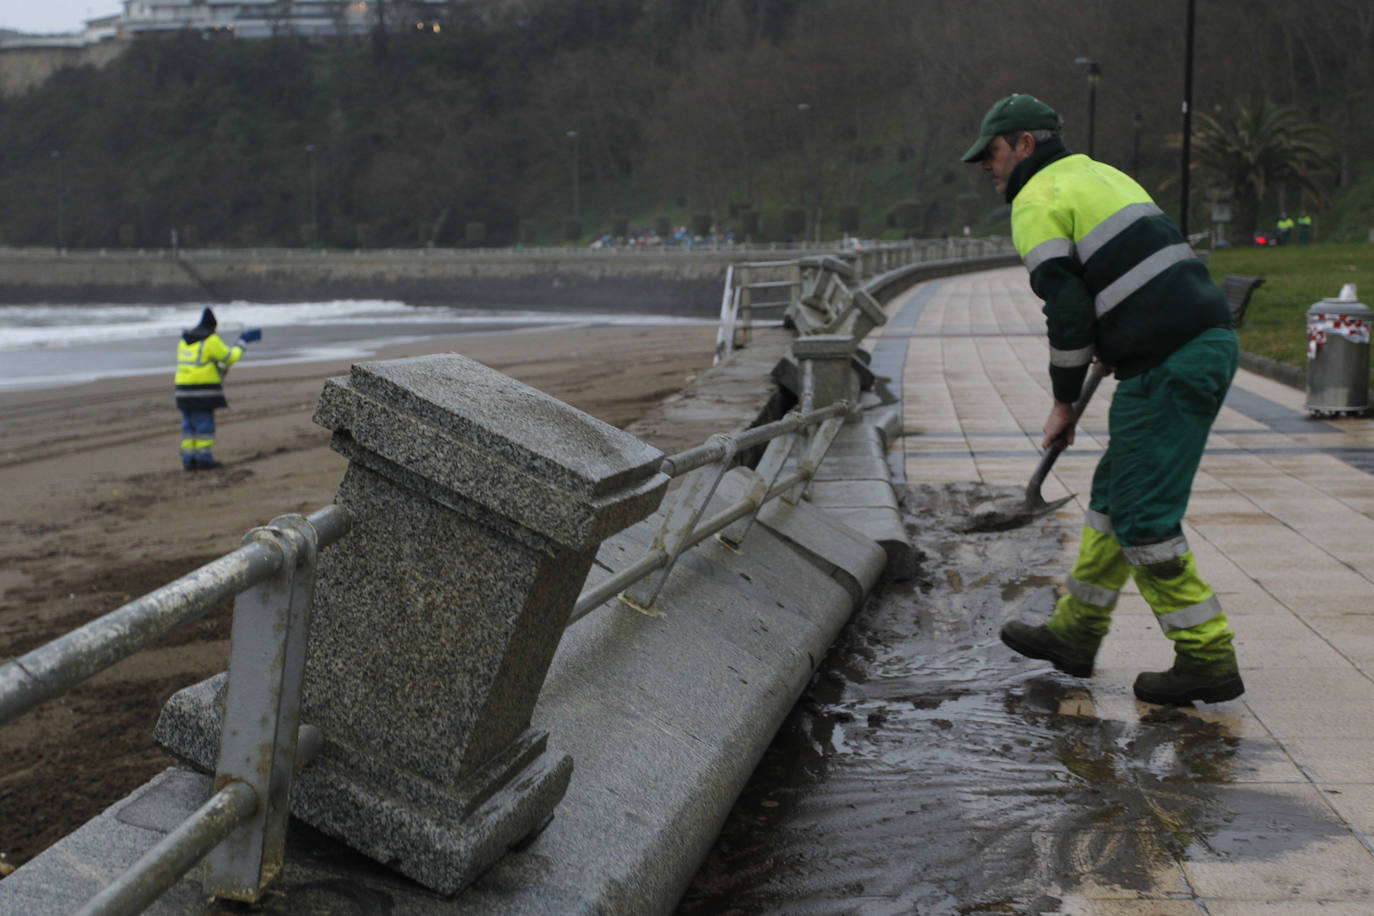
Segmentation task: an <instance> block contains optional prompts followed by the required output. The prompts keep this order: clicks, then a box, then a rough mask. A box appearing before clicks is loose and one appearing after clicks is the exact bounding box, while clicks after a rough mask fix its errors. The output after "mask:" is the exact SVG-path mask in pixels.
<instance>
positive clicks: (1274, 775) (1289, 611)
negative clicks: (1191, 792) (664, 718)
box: [868, 267, 1374, 916]
mask: <svg viewBox="0 0 1374 916" xmlns="http://www.w3.org/2000/svg"><path fill="white" fill-rule="evenodd" d="M1330 292H1333V293H1334V289H1333V290H1331V291H1330ZM888 314H889V316H890V321H889V324H888V325H887V326H886V327H884V328H880V329H878V330H877V331H875V333H874V335H873V336H871V337H870V338H869V340H868V345H869V346H870V347H871V348H874V351H875V354H886V356H887V357H888V358H889V359H890V358H891V357H892V356H893V354H894V353H895V352H898V351H897V350H894V348H902V347H904V364H903V369H902V384H903V391H902V404H903V420H904V428H905V430H906V433H907V436H906V438H905V439H903V440H902V447H903V453H902V455H901V457H900V464H901V467H902V468H903V469H904V471H905V475H906V478H907V480H908V481H909V482H911V483H913V484H915V483H941V482H953V481H972V480H977V481H982V482H984V483H986V484H991V485H997V486H1014V487H1024V486H1025V483H1026V481H1027V480H1028V478H1029V477H1030V475H1031V473H1032V471H1033V470H1034V468H1035V466H1036V463H1037V461H1038V454H1037V451H1036V446H1037V445H1038V442H1039V440H1040V437H1041V434H1040V431H1039V430H1040V424H1041V422H1042V421H1043V419H1044V417H1045V416H1046V414H1047V413H1048V407H1049V404H1050V396H1049V393H1048V377H1047V373H1046V365H1047V361H1048V355H1047V345H1046V341H1045V337H1044V320H1043V317H1042V315H1041V312H1040V302H1039V300H1037V299H1036V298H1035V297H1034V295H1033V294H1032V293H1031V292H1030V289H1029V286H1028V284H1027V282H1026V276H1025V271H1024V270H1023V269H1021V268H1019V267H1018V268H1013V269H1007V270H997V271H989V272H984V273H979V274H971V275H967V276H959V277H951V278H948V279H945V280H940V281H934V282H932V283H927V284H923V285H921V286H918V287H915V288H913V289H912V290H911V291H910V292H909V293H907V294H906V295H904V296H901V297H899V298H898V299H896V300H894V301H893V302H891V303H889V305H888ZM876 362H877V357H876V356H875V363H876ZM1114 387H1115V381H1114V380H1113V379H1106V380H1104V382H1103V384H1102V387H1101V388H1100V389H1099V391H1098V393H1097V395H1096V398H1095V399H1094V401H1093V402H1092V403H1091V404H1090V405H1089V406H1088V408H1087V410H1086V412H1085V416H1084V419H1083V421H1082V422H1081V423H1080V426H1079V433H1078V439H1077V443H1076V444H1075V445H1074V446H1073V447H1072V448H1071V449H1070V450H1069V451H1067V452H1066V453H1065V454H1064V455H1062V456H1061V457H1060V459H1059V461H1058V463H1057V465H1056V466H1055V468H1054V470H1053V473H1052V479H1051V480H1049V481H1047V482H1046V485H1045V488H1044V495H1045V497H1046V498H1047V499H1053V498H1055V497H1056V496H1061V495H1063V494H1065V493H1069V492H1071V493H1074V494H1076V498H1075V499H1074V500H1071V501H1070V502H1069V503H1068V505H1067V506H1065V507H1064V508H1063V509H1062V510H1060V511H1059V512H1058V513H1057V515H1056V516H1053V517H1051V518H1049V519H1046V520H1044V521H1043V522H1041V523H1039V524H1047V525H1058V526H1061V527H1062V528H1063V529H1064V535H1065V536H1064V537H1063V539H1062V544H1063V546H1062V554H1063V571H1064V572H1067V570H1068V568H1069V566H1070V565H1071V563H1072V561H1073V555H1074V551H1075V548H1076V541H1077V532H1078V530H1079V527H1080V525H1081V522H1082V514H1083V510H1084V508H1085V507H1086V503H1087V497H1088V492H1089V489H1090V483H1091V476H1092V471H1093V467H1094V465H1095V463H1096V461H1097V459H1098V457H1099V456H1100V455H1101V453H1102V450H1103V448H1104V447H1105V445H1106V441H1107V435H1106V431H1107V409H1108V405H1109V403H1110V399H1111V394H1112V392H1113V389H1114ZM1303 402H1304V393H1303V392H1301V391H1298V390H1295V389H1292V388H1289V387H1287V386H1285V385H1282V384H1280V383H1277V382H1274V381H1270V380H1268V379H1266V378H1264V377H1262V376H1260V375H1256V374H1254V373H1252V372H1248V371H1245V370H1241V372H1240V373H1239V375H1238V376H1237V378H1236V381H1235V385H1234V387H1233V389H1232V392H1231V395H1230V397H1229V398H1228V401H1227V404H1226V406H1225V408H1224V409H1223V410H1222V412H1221V415H1220V417H1219V418H1218V420H1217V423H1216V425H1215V427H1214V429H1213V433H1212V436H1211V438H1210V440H1209V441H1208V446H1207V453H1206V456H1205V457H1204V459H1203V461H1202V467H1201V471H1200V473H1199V474H1198V477H1197V481H1196V483H1195V485H1194V490H1193V498H1192V502H1191V504H1190V507H1189V512H1188V516H1187V519H1186V521H1185V528H1184V532H1185V535H1186V536H1187V538H1188V542H1189V544H1190V545H1191V547H1192V549H1193V550H1194V552H1195V553H1196V555H1197V560H1198V568H1199V570H1200V571H1201V573H1202V575H1203V577H1204V578H1205V579H1207V580H1208V581H1209V582H1210V583H1211V584H1212V585H1213V586H1214V587H1215V588H1216V590H1217V592H1218V593H1219V597H1220V599H1221V602H1222V606H1223V607H1224V608H1225V610H1226V613H1227V616H1228V617H1229V618H1230V620H1231V623H1232V627H1233V629H1234V630H1235V632H1236V647H1237V652H1238V655H1239V659H1240V664H1241V670H1242V674H1243V676H1244V678H1245V683H1246V687H1247V690H1246V693H1245V695H1244V696H1243V697H1241V698H1240V699H1238V700H1234V701H1231V702H1228V703H1222V704H1216V705H1205V706H1200V707H1199V708H1198V709H1196V710H1185V711H1184V713H1183V714H1182V715H1185V716H1187V717H1189V718H1191V719H1193V720H1195V721H1197V722H1201V723H1210V725H1209V726H1208V729H1209V731H1208V734H1209V735H1212V736H1213V737H1214V740H1215V741H1216V742H1217V743H1218V744H1219V745H1222V746H1224V748H1225V750H1226V757H1227V760H1228V765H1227V767H1225V768H1224V769H1223V770H1222V771H1221V772H1220V773H1218V771H1216V770H1208V771H1207V772H1202V771H1201V770H1190V767H1189V766H1188V765H1186V764H1187V761H1183V764H1184V765H1181V766H1180V765H1174V766H1172V767H1164V768H1158V767H1156V768H1155V769H1156V770H1159V771H1161V772H1163V771H1167V772H1169V773H1171V774H1172V775H1171V776H1168V777H1166V778H1164V779H1162V780H1160V782H1159V783H1158V784H1153V785H1146V784H1145V782H1143V781H1142V783H1141V784H1140V785H1139V787H1138V796H1139V797H1138V801H1139V802H1140V811H1142V812H1144V813H1143V814H1141V816H1139V817H1136V818H1133V819H1131V820H1130V821H1129V823H1128V824H1127V825H1126V826H1125V827H1124V828H1123V827H1122V826H1121V822H1120V820H1119V819H1118V820H1117V821H1114V825H1115V826H1113V827H1112V828H1111V829H1125V830H1127V831H1129V832H1132V833H1144V834H1146V836H1143V837H1141V836H1137V838H1136V839H1137V842H1140V843H1141V846H1142V847H1143V848H1152V849H1155V850H1161V849H1162V850H1168V851H1170V852H1169V854H1168V855H1165V856H1163V857H1162V858H1161V859H1156V860H1155V862H1154V863H1153V864H1151V866H1150V869H1151V875H1150V880H1149V881H1147V882H1146V888H1145V889H1144V890H1142V889H1141V888H1140V886H1139V885H1137V886H1136V887H1134V888H1132V889H1130V890H1125V889H1123V888H1122V887H1121V886H1119V884H1117V883H1115V882H1113V881H1111V880H1108V879H1106V878H1104V877H1102V876H1096V875H1094V874H1093V863H1092V861H1091V860H1088V861H1082V862H1079V863H1077V865H1076V870H1077V874H1071V875H1068V876H1061V878H1062V879H1063V880H1062V881H1061V884H1062V885H1063V886H1061V887H1058V888H1047V889H1046V892H1047V893H1052V894H1055V895H1056V896H1058V897H1059V898H1060V899H1061V900H1062V901H1063V903H1064V909H1060V910H1055V912H1085V913H1151V914H1173V913H1179V914H1183V913H1187V914H1196V913H1208V914H1213V916H1217V914H1241V913H1244V914H1255V913H1269V912H1273V913H1279V912H1282V913H1306V912H1317V910H1318V908H1320V912H1322V913H1351V914H1354V913H1368V912H1371V908H1374V845H1371V837H1372V836H1374V680H1371V672H1374V477H1371V476H1370V472H1371V471H1374V462H1372V461H1371V457H1372V456H1374V420H1370V419H1363V418H1361V419H1340V420H1326V421H1320V420H1314V419H1311V418H1310V417H1309V416H1308V414H1307V413H1306V411H1305V410H1304V409H1303ZM894 463H895V456H894ZM1061 581H1062V580H1061ZM1008 655H1010V652H1008ZM1171 657H1172V644H1171V643H1170V642H1169V641H1168V640H1166V639H1165V638H1164V637H1163V635H1162V634H1161V632H1160V631H1159V629H1158V627H1157V625H1156V624H1155V622H1154V619H1153V616H1152V615H1151V613H1150V611H1149V608H1148V606H1147V605H1146V604H1145V602H1144V600H1143V599H1141V597H1140V595H1139V593H1138V592H1137V591H1135V588H1134V585H1132V584H1128V585H1127V587H1126V593H1125V594H1123V596H1122V600H1121V604H1120V605H1119V607H1118V609H1117V612H1116V617H1115V621H1114V626H1113V629H1112V631H1111V633H1110V635H1109V636H1108V637H1107V639H1106V642H1105V643H1104V645H1103V649H1102V652H1101V654H1100V655H1099V656H1098V665H1097V673H1096V675H1095V676H1094V677H1092V678H1091V679H1088V680H1083V681H1078V680H1075V679H1072V678H1067V677H1064V681H1065V686H1066V687H1071V688H1072V689H1070V690H1069V692H1068V693H1066V694H1065V697H1066V699H1065V700H1063V702H1062V704H1061V707H1060V710H1059V713H1060V715H1063V716H1071V717H1095V718H1096V719H1097V720H1099V721H1100V722H1101V723H1102V727H1103V728H1104V729H1105V728H1112V729H1118V730H1120V732H1119V733H1120V735H1121V737H1120V739H1119V740H1118V741H1117V748H1118V752H1119V754H1120V755H1123V756H1124V757H1129V756H1130V755H1131V754H1132V752H1133V751H1135V750H1137V749H1139V753H1145V751H1144V750H1143V749H1145V748H1149V747H1153V748H1155V750H1154V751H1152V752H1153V753H1181V752H1180V751H1178V749H1177V748H1175V749H1174V750H1172V751H1171V750H1169V749H1168V748H1167V747H1166V748H1165V749H1164V750H1163V751H1161V750H1160V749H1159V747H1158V743H1157V742H1150V741H1146V740H1141V739H1142V738H1144V737H1145V736H1146V732H1147V731H1148V730H1149V729H1150V728H1152V727H1154V723H1157V722H1160V721H1165V720H1166V719H1167V718H1168V717H1173V718H1172V721H1173V723H1174V727H1177V722H1178V719H1177V716H1178V714H1175V713H1163V714H1161V712H1160V711H1159V710H1158V709H1157V708H1156V707H1151V706H1148V705H1146V704H1142V703H1138V702H1137V701H1136V700H1135V698H1134V696H1133V695H1132V693H1131V684H1132V681H1133V680H1134V678H1135V676H1136V674H1137V672H1139V671H1142V670H1161V669H1163V668H1167V667H1168V666H1169V664H1170V660H1171ZM1012 658H1013V659H1014V661H1013V662H1010V663H1009V664H1013V665H1014V664H1018V663H1019V664H1024V665H1026V666H1036V667H1043V668H1046V669H1048V667H1049V666H1048V664H1047V663H1042V662H1030V661H1025V662H1018V661H1015V657H1014V656H1013V657H1012ZM1053 676H1054V677H1063V676H1061V675H1057V674H1056V675H1053ZM1145 762H1146V763H1149V761H1145ZM1061 775H1062V776H1063V777H1064V778H1065V779H1071V780H1072V779H1077V780H1085V781H1086V782H1087V783H1088V784H1091V782H1092V780H1093V778H1094V775H1093V774H1092V773H1091V772H1086V773H1084V772H1074V773H1068V772H1065V773H1062V774H1061ZM1170 779H1175V780H1182V781H1189V780H1191V781H1200V780H1209V781H1215V782H1216V783H1217V786H1216V796H1215V797H1216V799H1217V801H1218V803H1219V805H1220V809H1221V812H1222V816H1220V817H1217V818H1210V819H1209V821H1210V822H1211V823H1212V824H1213V825H1214V826H1213V827H1211V828H1208V829H1206V830H1197V829H1196V827H1197V825H1196V824H1193V825H1190V830H1191V831H1192V832H1191V833H1189V834H1188V835H1186V836H1180V831H1179V830H1178V826H1179V825H1178V824H1177V823H1175V819H1173V818H1171V817H1168V816H1162V815H1161V811H1162V809H1161V808H1160V806H1158V805H1153V804H1152V803H1151V799H1150V796H1151V794H1152V793H1154V792H1166V793H1167V792H1168V790H1169V786H1168V783H1169V781H1170ZM1150 834H1153V836H1150ZM985 864H986V865H987V866H988V867H994V868H995V864H994V863H985ZM1070 871H1074V869H1070Z"/></svg>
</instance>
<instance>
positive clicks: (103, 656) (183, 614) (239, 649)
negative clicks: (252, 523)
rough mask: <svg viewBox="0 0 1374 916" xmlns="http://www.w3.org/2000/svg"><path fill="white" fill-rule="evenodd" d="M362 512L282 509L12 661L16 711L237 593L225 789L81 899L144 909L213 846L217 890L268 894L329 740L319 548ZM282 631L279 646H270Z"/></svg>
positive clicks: (11, 702) (5, 683)
mask: <svg viewBox="0 0 1374 916" xmlns="http://www.w3.org/2000/svg"><path fill="white" fill-rule="evenodd" d="M350 525H351V522H350V519H349V517H348V514H347V512H345V510H344V509H343V508H342V507H340V506H338V505H330V506H326V507H324V508H323V509H320V510H318V511H317V512H315V513H314V514H313V515H311V516H309V517H308V518H307V517H305V516H301V515H284V516H280V517H278V518H276V519H273V520H272V522H271V523H270V524H268V525H266V526H263V527H260V528H254V529H253V530H252V531H249V532H248V534H247V535H245V536H244V543H243V545H242V546H240V547H239V548H238V549H237V550H235V551H233V552H231V553H229V554H226V555H225V556H223V557H220V558H219V559H217V560H213V561H211V562H210V563H207V564H205V565H204V566H202V567H200V568H199V569H197V570H195V571H194V572H192V573H189V574H188V575H185V576H182V577H181V578H180V579H177V580H176V581H175V582H172V583H170V584H168V585H165V586H163V587H162V588H160V589H157V590H156V591H154V592H151V593H149V594H147V595H144V596H143V597H142V598H140V599H138V600H136V601H132V602H129V603H128V604H126V605H124V606H122V607H120V608H118V609H117V610H115V611H112V612H111V613H109V614H106V615H105V616H103V617H101V618H99V619H98V620H95V621H92V622H91V623H88V624H86V625H85V626H83V627H81V628H80V629H78V630H75V631H73V632H72V633H68V634H67V635H65V636H63V637H60V638H58V639H56V640H53V641H52V642H50V643H47V644H46V645H44V646H41V647H39V648H38V649H35V650H34V651H32V652H30V653H28V654H26V655H24V656H22V657H21V658H19V659H16V660H14V661H11V662H9V663H7V664H6V665H4V666H3V667H0V723H2V722H5V721H8V720H9V719H11V718H13V717H15V716H17V715H19V714H21V713H23V712H25V711H26V710H28V709H31V708H33V707H34V706H37V705H38V704H40V703H42V702H43V701H45V700H47V699H50V698H52V697H54V696H57V695H58V694H60V693H62V692H63V691H65V690H67V689H69V688H71V687H73V686H75V685H76V684H79V683H81V682H82V681H84V680H86V679H87V678H89V677H91V676H92V675H94V674H96V673H99V672H100V671H103V670H104V669H106V668H109V667H110V666H112V665H114V664H115V663H117V662H119V661H121V660H123V659H124V658H127V657H128V656H130V655H132V654H134V653H135V652H137V651H138V650H140V649H142V648H146V647H147V646H149V645H151V644H152V643H154V642H156V641H157V640H158V639H160V638H161V637H162V636H164V635H165V634H167V633H168V632H170V631H171V630H173V629H175V628H177V627H179V626H182V625H184V624H186V623H189V622H191V621H194V620H196V619H198V618H199V617H202V616H204V615H205V614H206V613H207V612H208V611H210V610H211V609H213V608H214V607H216V606H217V605H218V604H219V603H220V602H221V601H223V600H224V599H225V598H228V597H230V596H231V595H232V596H236V598H235V604H234V624H233V634H232V638H231V642H230V662H229V674H230V677H229V693H228V697H227V698H226V701H225V710H224V727H223V729H222V734H221V740H220V752H219V760H218V762H217V766H216V771H215V785H216V786H217V787H218V791H217V792H216V793H215V794H214V796H212V797H211V798H210V799H209V800H208V801H207V802H206V803H205V804H204V805H202V806H201V807H200V808H199V809H198V810H197V811H195V812H194V813H192V814H191V815H190V817H188V818H187V819H186V820H185V821H183V822H182V823H181V824H180V825H178V826H177V827H176V829H174V830H173V831H172V832H171V833H169V834H168V835H167V836H166V837H164V838H163V839H162V840H161V841H160V842H159V843H157V844H156V845H155V846H154V847H153V848H152V849H150V850H149V851H148V852H147V853H145V854H144V855H143V856H142V857H141V858H140V859H139V860H138V861H137V862H135V863H134V864H133V866H131V867H130V868H129V869H128V870H126V871H125V872H124V874H122V875H121V876H119V877H118V878H117V879H116V880H115V881H113V882H112V883H111V884H109V885H108V886H106V887H105V888H103V889H102V890H101V891H100V893H98V894H97V895H96V896H95V897H93V898H91V900H89V901H88V902H87V903H86V905H85V906H84V907H83V908H82V909H81V910H80V912H81V913H83V914H101V916H125V914H136V913H140V912H142V911H143V910H144V909H145V908H146V907H147V906H148V905H149V904H151V903H152V902H153V901H155V900H157V898H158V897H160V896H161V895H162V894H163V893H164V892H165V891H166V890H167V889H168V888H170V887H171V886H172V885H174V884H175V883H176V882H177V881H179V880H180V879H181V877H182V876H183V875H185V874H186V873H187V871H189V870H190V868H191V867H192V866H194V865H195V864H196V863H197V862H199V861H200V860H201V859H204V858H206V857H207V856H209V859H208V861H207V863H206V880H205V885H206V892H207V893H208V894H210V895H211V896H216V897H220V898H224V899H231V900H242V901H248V902H252V901H256V900H257V899H258V897H259V896H260V894H261V892H262V889H263V888H264V887H265V885H266V884H267V882H268V881H269V880H270V879H271V878H272V876H273V875H275V874H276V873H277V872H278V871H279V870H280V868H281V864H282V858H283V855H284V850H285V841H286V822H287V819H288V817H289V809H288V807H287V806H288V804H289V799H290V794H291V793H290V787H291V780H292V778H293V776H294V774H295V773H296V772H297V771H298V770H299V769H300V768H301V767H303V766H304V765H305V764H306V763H307V762H308V761H309V760H310V759H311V758H313V757H314V755H315V753H316V752H317V751H318V749H319V747H320V745H321V743H322V736H321V735H320V733H319V730H318V729H315V728H312V727H311V726H302V725H301V723H300V696H301V684H302V680H303V671H304V662H305V639H306V635H307V630H308V626H309V613H310V605H311V602H312V601H313V598H314V584H315V568H316V561H317V559H318V556H319V550H320V549H321V548H322V547H324V546H327V545H329V544H332V543H334V542H336V541H338V540H339V539H340V538H342V537H343V536H344V535H345V534H346V533H347V532H348V530H349V527H350ZM269 639H270V640H275V641H276V644H275V645H274V646H273V647H271V648H272V651H270V652H262V651H259V650H260V648H261V643H262V642H263V641H264V640H269Z"/></svg>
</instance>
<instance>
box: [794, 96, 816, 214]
mask: <svg viewBox="0 0 1374 916" xmlns="http://www.w3.org/2000/svg"><path fill="white" fill-rule="evenodd" d="M810 110H811V105H810V104H809V103H807V102H798V103H797V114H798V115H799V116H800V118H801V145H802V148H801V153H802V187H801V205H802V207H804V208H805V210H806V220H805V221H806V223H807V224H808V225H806V226H803V227H802V240H803V241H805V240H806V239H808V238H810V237H811V233H810V232H808V231H807V230H808V229H809V228H810V226H809V224H810V223H811V222H812V219H811V207H810V205H809V203H808V202H807V198H808V197H809V195H808V194H807V193H806V186H807V184H808V183H809V182H810V181H811V122H810V119H809V118H807V116H806V115H807V112H809V111H810Z"/></svg>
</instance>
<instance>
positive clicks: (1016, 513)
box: [962, 363, 1105, 533]
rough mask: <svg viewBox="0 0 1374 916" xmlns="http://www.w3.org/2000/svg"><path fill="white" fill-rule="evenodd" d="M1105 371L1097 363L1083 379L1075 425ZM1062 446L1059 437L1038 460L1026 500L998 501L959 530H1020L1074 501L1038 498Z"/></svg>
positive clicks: (974, 514)
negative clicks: (1051, 500) (1038, 463)
mask: <svg viewBox="0 0 1374 916" xmlns="http://www.w3.org/2000/svg"><path fill="white" fill-rule="evenodd" d="M1104 371H1105V370H1104V369H1103V366H1102V364H1101V363H1096V364H1094V365H1093V367H1092V370H1091V371H1090V372H1089V373H1088V377H1087V378H1086V379H1084V380H1083V390H1082V392H1081V393H1080V394H1079V395H1078V400H1077V401H1074V402H1073V422H1074V423H1075V424H1076V423H1077V422H1078V418H1079V417H1081V416H1082V415H1083V408H1084V407H1086V406H1087V404H1088V399H1089V398H1091V397H1092V396H1093V392H1094V391H1096V390H1097V383H1098V382H1100V381H1102V374H1103V372H1104ZM1065 445H1066V443H1065V442H1064V440H1063V439H1062V438H1060V439H1056V440H1055V441H1054V442H1052V443H1050V447H1049V448H1048V449H1046V450H1045V454H1044V455H1042V456H1041V457H1040V466H1039V467H1037V468H1036V469H1035V473H1034V474H1032V475H1031V479H1030V483H1028V484H1027V485H1026V496H1025V499H1016V498H1015V497H1011V496H1008V497H1004V498H1002V499H1000V500H999V501H998V504H994V505H993V506H992V507H991V508H989V509H980V510H978V511H975V512H973V513H972V514H971V516H970V519H969V521H968V523H967V524H966V525H964V526H963V528H962V530H963V531H966V532H968V533H980V532H995V531H1009V530H1011V529H1012V528H1020V527H1021V526H1022V525H1025V524H1028V523H1029V522H1031V521H1032V520H1034V519H1036V518H1039V517H1040V516H1042V515H1047V514H1049V513H1050V512H1053V511H1054V510H1055V509H1058V508H1059V507H1060V506H1062V505H1064V504H1065V503H1067V502H1068V501H1069V500H1071V499H1073V494H1072V493H1070V494H1069V495H1068V496H1064V497H1061V498H1060V499H1056V500H1055V501H1054V502H1045V497H1043V496H1041V495H1040V485H1041V484H1043V483H1044V482H1045V477H1046V476H1047V475H1048V474H1049V473H1050V467H1051V466H1053V465H1054V460H1055V459H1056V458H1058V457H1059V453H1060V452H1062V451H1064V447H1065Z"/></svg>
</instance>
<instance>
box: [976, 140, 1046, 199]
mask: <svg viewBox="0 0 1374 916" xmlns="http://www.w3.org/2000/svg"><path fill="white" fill-rule="evenodd" d="M1034 149H1035V141H1034V138H1033V137H1031V135H1030V134H1020V135H1019V136H1018V137H1017V138H1016V145H1015V146H1013V145H1011V144H1010V143H1008V142H1007V138H1006V137H1003V136H1002V135H1001V134H998V135H997V136H995V137H993V138H992V142H991V143H989V144H988V148H987V151H986V152H985V153H984V154H983V158H982V159H980V160H979V163H978V164H979V167H980V168H982V170H983V171H984V172H987V173H989V174H990V175H992V182H993V184H994V185H996V186H997V193H998V194H1005V193H1007V182H1008V181H1009V180H1011V170H1012V169H1014V168H1016V164H1017V163H1018V162H1020V161H1021V160H1022V159H1025V158H1026V157H1027V156H1029V155H1030V154H1031V151H1032V150H1034Z"/></svg>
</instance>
